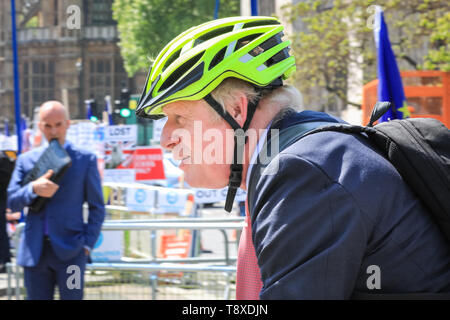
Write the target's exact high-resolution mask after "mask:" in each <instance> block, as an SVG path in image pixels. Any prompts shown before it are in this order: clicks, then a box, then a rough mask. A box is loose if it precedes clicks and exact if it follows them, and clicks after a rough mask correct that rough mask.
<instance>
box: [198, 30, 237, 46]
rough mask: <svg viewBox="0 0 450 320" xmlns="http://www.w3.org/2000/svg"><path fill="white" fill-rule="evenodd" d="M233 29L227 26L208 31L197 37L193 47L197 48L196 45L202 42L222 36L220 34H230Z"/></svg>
mask: <svg viewBox="0 0 450 320" xmlns="http://www.w3.org/2000/svg"><path fill="white" fill-rule="evenodd" d="M233 28H234V26H227V27H223V28H219V29H216V30H212V31H210V32H207V33H205V34H203V35H201V36H200V37H198V38H197V39H196V40H195V42H194V47H195V46H197V45H199V44H200V43H202V42H205V41H208V40H211V39H213V38H215V37H218V36H220V35H222V34H225V33H228V32H231V31H233Z"/></svg>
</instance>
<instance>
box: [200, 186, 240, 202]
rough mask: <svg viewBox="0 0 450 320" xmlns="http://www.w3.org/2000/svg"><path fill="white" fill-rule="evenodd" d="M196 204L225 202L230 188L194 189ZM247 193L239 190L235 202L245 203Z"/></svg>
mask: <svg viewBox="0 0 450 320" xmlns="http://www.w3.org/2000/svg"><path fill="white" fill-rule="evenodd" d="M194 191H195V202H196V203H214V202H219V201H225V199H226V198H227V192H228V187H226V188H223V189H194ZM246 196H247V193H246V192H245V191H244V190H242V189H240V188H239V189H238V190H237V192H236V197H235V198H234V201H245V197H246Z"/></svg>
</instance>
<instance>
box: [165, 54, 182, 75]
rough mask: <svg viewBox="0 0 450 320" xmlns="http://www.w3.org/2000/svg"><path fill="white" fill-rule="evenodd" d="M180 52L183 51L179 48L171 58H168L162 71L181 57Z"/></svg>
mask: <svg viewBox="0 0 450 320" xmlns="http://www.w3.org/2000/svg"><path fill="white" fill-rule="evenodd" d="M180 53H181V49H178V50H177V51H175V53H174V54H173V55H171V56H170V57H169V59H167V61H166V63H165V64H164V67H163V69H162V71H161V72H163V71H164V70H166V69H167V67H168V66H170V65H171V64H172V62H174V61H175V60H177V59H178V58H179V57H180Z"/></svg>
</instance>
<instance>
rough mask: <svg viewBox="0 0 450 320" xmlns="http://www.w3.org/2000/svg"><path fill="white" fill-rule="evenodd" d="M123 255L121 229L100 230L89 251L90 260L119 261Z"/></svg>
mask: <svg viewBox="0 0 450 320" xmlns="http://www.w3.org/2000/svg"><path fill="white" fill-rule="evenodd" d="M122 256H123V231H102V232H100V235H99V237H98V239H97V242H96V243H95V245H94V248H93V250H92V252H91V258H92V261H94V262H97V261H120V259H121V258H122Z"/></svg>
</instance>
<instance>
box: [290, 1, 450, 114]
mask: <svg viewBox="0 0 450 320" xmlns="http://www.w3.org/2000/svg"><path fill="white" fill-rule="evenodd" d="M373 4H375V1H368V0H352V1H348V0H334V1H319V0H306V1H302V2H299V3H297V4H295V5H288V6H285V7H284V10H285V11H284V13H285V14H286V16H288V17H289V18H290V20H291V22H293V23H294V22H295V23H296V24H297V25H298V24H299V23H300V25H301V26H303V27H302V28H301V31H299V32H295V33H294V34H292V35H290V36H291V38H292V40H293V46H292V47H293V51H294V54H295V56H296V59H297V72H296V77H295V82H296V85H297V86H298V87H299V88H300V90H301V91H302V92H303V94H304V98H305V102H306V104H313V103H314V100H317V99H316V97H315V96H314V94H317V89H318V88H319V89H324V90H325V92H327V93H328V95H329V96H328V99H329V100H332V99H338V100H341V101H342V102H343V103H344V104H345V105H347V104H353V105H356V106H359V104H360V102H359V101H348V99H347V80H348V75H349V74H348V66H349V64H350V63H353V64H356V65H359V67H360V68H363V70H364V82H367V81H369V80H372V79H374V78H376V61H377V60H376V49H375V45H374V35H373V20H374V13H375V10H374V7H373ZM376 4H377V5H379V6H381V7H382V8H383V11H384V17H385V20H386V23H387V25H388V28H389V36H390V40H391V44H392V47H393V50H394V53H395V54H396V57H397V61H398V62H399V65H400V68H401V69H416V70H418V69H439V70H449V68H450V54H449V46H450V39H449V30H450V14H449V11H450V3H449V2H448V1H440V0H408V1H403V0H379V1H376ZM424 48H428V50H425V49H424ZM417 52H422V53H423V54H421V55H420V56H417ZM311 88H313V92H312V89H311Z"/></svg>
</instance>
